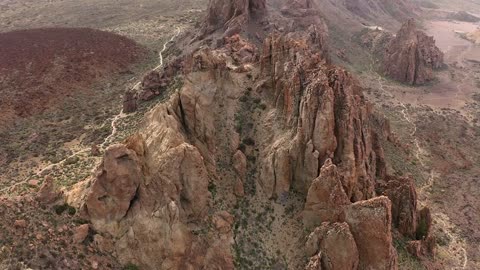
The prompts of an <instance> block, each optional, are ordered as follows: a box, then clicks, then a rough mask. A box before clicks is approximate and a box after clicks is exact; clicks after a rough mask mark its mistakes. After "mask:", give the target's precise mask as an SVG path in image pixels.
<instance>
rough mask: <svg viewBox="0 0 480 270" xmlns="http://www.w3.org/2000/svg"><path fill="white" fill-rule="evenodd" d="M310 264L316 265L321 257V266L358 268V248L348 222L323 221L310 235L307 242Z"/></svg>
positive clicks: (328, 269) (324, 267)
mask: <svg viewBox="0 0 480 270" xmlns="http://www.w3.org/2000/svg"><path fill="white" fill-rule="evenodd" d="M306 252H307V256H309V257H311V259H310V262H309V264H310V265H315V264H317V263H316V261H317V260H318V259H320V264H321V268H319V269H326V270H330V269H332V270H334V269H338V270H340V269H357V268H358V263H359V260H358V249H357V244H356V243H355V240H354V238H353V236H352V233H351V232H350V229H349V226H348V224H347V223H328V222H325V223H323V224H322V225H321V226H320V227H317V228H316V229H315V230H314V231H313V232H312V233H311V234H310V235H309V236H308V239H307V243H306Z"/></svg>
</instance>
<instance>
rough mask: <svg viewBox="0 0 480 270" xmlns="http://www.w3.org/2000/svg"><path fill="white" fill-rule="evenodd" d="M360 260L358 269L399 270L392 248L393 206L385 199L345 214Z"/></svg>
mask: <svg viewBox="0 0 480 270" xmlns="http://www.w3.org/2000/svg"><path fill="white" fill-rule="evenodd" d="M345 214H346V215H345V221H346V222H347V223H348V225H349V226H350V230H351V232H352V235H353V237H354V238H355V243H356V244H357V247H358V254H359V258H360V263H359V269H378V270H380V269H398V265H397V252H396V251H395V248H394V247H393V246H392V231H391V227H392V216H391V203H390V200H389V199H388V198H387V197H385V196H381V197H376V198H373V199H370V200H367V201H360V202H356V203H354V204H352V205H350V206H349V207H347V209H346V211H345Z"/></svg>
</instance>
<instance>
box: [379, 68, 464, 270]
mask: <svg viewBox="0 0 480 270" xmlns="http://www.w3.org/2000/svg"><path fill="white" fill-rule="evenodd" d="M374 73H375V72H374ZM375 74H376V76H377V81H378V85H379V90H380V91H382V92H383V94H384V95H387V96H390V95H391V94H390V93H388V91H387V90H385V86H384V83H383V78H382V77H381V76H380V75H379V74H377V73H375ZM458 90H460V88H458ZM397 101H398V103H399V105H400V107H401V108H402V110H401V114H402V116H403V118H404V119H405V121H406V122H407V123H409V125H411V127H412V131H411V132H410V133H409V136H410V137H411V138H412V139H413V145H414V146H415V148H416V151H415V158H416V159H417V160H418V162H419V163H420V165H421V166H422V167H423V168H424V169H425V170H429V171H430V174H429V178H428V179H427V181H426V183H425V185H423V186H422V187H420V188H419V191H420V193H421V194H425V193H426V190H427V189H428V188H431V187H432V186H433V185H434V183H435V179H436V178H438V177H439V176H440V174H439V173H438V172H436V171H435V170H434V169H432V168H429V167H428V166H427V165H426V164H425V161H424V160H423V158H422V156H425V155H426V153H427V151H426V150H425V149H423V148H422V147H421V145H420V141H419V140H418V138H417V136H416V133H417V130H418V128H417V124H416V123H415V122H414V120H412V117H411V115H410V113H409V111H408V107H407V106H406V105H405V103H403V102H401V101H399V100H397ZM427 201H428V199H427ZM427 201H424V202H422V204H424V205H426V204H427ZM432 216H433V220H434V222H436V223H437V226H438V227H440V228H441V229H442V231H443V232H444V233H445V234H446V235H447V236H448V238H449V239H450V243H449V244H448V250H449V251H450V253H451V254H453V256H455V259H456V261H457V264H458V265H459V266H458V267H454V268H452V269H467V265H468V253H467V250H466V248H465V247H466V242H465V240H464V239H461V238H460V237H459V236H458V235H457V234H455V233H454V231H455V226H454V225H453V224H452V223H451V222H450V219H449V217H448V216H447V215H445V214H444V213H432Z"/></svg>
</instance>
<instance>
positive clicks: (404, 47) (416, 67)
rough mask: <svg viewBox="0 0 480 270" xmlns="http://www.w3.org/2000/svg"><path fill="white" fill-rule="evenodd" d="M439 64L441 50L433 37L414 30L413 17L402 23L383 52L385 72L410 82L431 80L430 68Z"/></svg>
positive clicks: (404, 81) (441, 54) (431, 72)
mask: <svg viewBox="0 0 480 270" xmlns="http://www.w3.org/2000/svg"><path fill="white" fill-rule="evenodd" d="M443 65H444V63H443V53H442V51H440V49H439V48H438V47H437V46H436V45H435V40H434V39H433V37H430V36H427V35H426V34H425V33H424V32H422V31H420V30H418V29H417V26H416V24H415V20H413V19H410V20H408V21H407V22H406V23H405V24H403V26H402V28H401V29H400V31H399V32H398V33H397V35H396V37H395V38H394V39H393V40H392V41H391V42H390V43H389V45H387V49H386V52H385V56H384V71H385V74H386V75H387V76H389V77H390V78H392V79H395V80H397V81H400V82H403V83H407V84H411V85H416V84H424V83H426V82H428V81H431V80H433V78H434V74H433V71H434V70H435V69H439V68H441V67H442V66H443Z"/></svg>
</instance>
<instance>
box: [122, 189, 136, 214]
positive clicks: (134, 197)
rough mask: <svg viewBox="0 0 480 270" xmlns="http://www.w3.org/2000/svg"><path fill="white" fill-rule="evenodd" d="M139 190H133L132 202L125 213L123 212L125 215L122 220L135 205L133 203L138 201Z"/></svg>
mask: <svg viewBox="0 0 480 270" xmlns="http://www.w3.org/2000/svg"><path fill="white" fill-rule="evenodd" d="M139 189H140V187H139V186H138V187H137V189H136V190H135V195H134V196H133V198H132V200H131V201H130V205H129V206H128V209H127V211H125V215H124V216H123V217H122V219H123V218H125V217H126V216H127V215H128V213H129V212H130V210H131V209H132V207H133V206H134V205H135V202H137V201H138V200H139V198H140V194H139V192H138V191H139Z"/></svg>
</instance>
